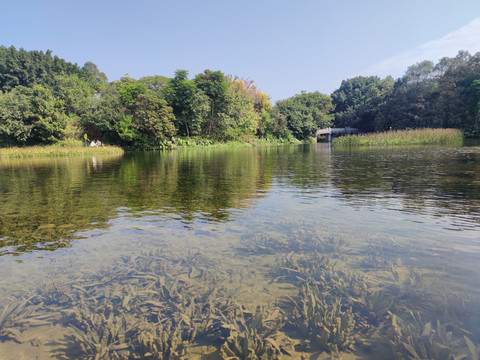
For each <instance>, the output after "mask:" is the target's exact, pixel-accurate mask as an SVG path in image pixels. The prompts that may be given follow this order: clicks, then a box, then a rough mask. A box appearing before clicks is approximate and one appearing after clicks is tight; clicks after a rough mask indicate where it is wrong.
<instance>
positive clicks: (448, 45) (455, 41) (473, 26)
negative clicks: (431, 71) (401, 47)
mask: <svg viewBox="0 0 480 360" xmlns="http://www.w3.org/2000/svg"><path fill="white" fill-rule="evenodd" d="M460 50H467V51H468V52H470V54H475V53H476V52H478V51H480V17H479V18H476V19H475V20H473V21H472V22H470V23H468V24H467V25H465V26H463V27H461V28H460V29H458V30H455V31H452V32H451V33H449V34H447V35H445V36H443V37H441V38H440V39H437V40H433V41H429V42H427V43H425V44H422V45H420V46H417V47H415V48H413V49H409V50H406V51H403V52H401V53H399V54H398V55H395V56H393V57H391V58H389V59H386V60H383V61H380V62H378V63H376V64H374V65H373V66H371V67H369V68H368V69H366V70H365V71H363V72H362V74H361V75H378V76H380V77H385V76H388V75H392V76H393V77H394V78H397V77H400V76H402V75H403V74H404V73H405V71H406V70H407V68H408V67H409V66H410V65H414V64H416V63H418V62H420V61H423V60H431V61H434V62H437V61H438V60H440V59H441V58H443V57H454V56H456V55H457V53H458V51H460Z"/></svg>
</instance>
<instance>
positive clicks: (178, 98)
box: [162, 70, 200, 136]
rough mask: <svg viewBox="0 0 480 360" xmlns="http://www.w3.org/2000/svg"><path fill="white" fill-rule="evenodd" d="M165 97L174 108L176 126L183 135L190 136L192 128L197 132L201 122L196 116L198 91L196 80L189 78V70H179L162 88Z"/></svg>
mask: <svg viewBox="0 0 480 360" xmlns="http://www.w3.org/2000/svg"><path fill="white" fill-rule="evenodd" d="M162 93H163V95H164V96H165V99H166V100H167V101H168V103H169V104H170V106H172V108H173V112H174V114H175V118H176V120H177V122H176V126H177V129H178V130H179V133H180V134H181V135H186V136H190V129H191V128H193V129H194V133H197V131H198V129H199V128H200V124H198V123H196V121H195V120H197V119H198V118H196V117H195V116H194V100H195V95H196V93H197V86H196V85H195V81H193V80H188V71H187V70H177V71H176V72H175V77H174V78H173V79H170V80H169V81H168V83H167V84H166V85H165V87H164V88H163V90H162Z"/></svg>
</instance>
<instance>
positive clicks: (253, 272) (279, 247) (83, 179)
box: [0, 144, 480, 359]
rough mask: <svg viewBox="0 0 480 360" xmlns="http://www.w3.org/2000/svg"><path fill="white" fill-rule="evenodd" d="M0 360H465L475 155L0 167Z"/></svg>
mask: <svg viewBox="0 0 480 360" xmlns="http://www.w3.org/2000/svg"><path fill="white" fill-rule="evenodd" d="M0 272H1V274H2V276H1V277H0V359H34V358H35V359H51V358H56V359H86V358H92V359H162V358H164V359H227V358H230V359H234V358H238V359H247V358H248V359H257V358H258V359H277V358H280V357H281V358H282V359H300V358H302V359H330V358H331V359H338V358H344V359H386V358H391V359H417V358H422V359H453V358H454V357H453V356H455V357H456V358H457V359H478V356H479V352H480V147H475V146H471V147H459V148H454V147H452V148H439V147H415V148H397V149H356V150H336V149H331V148H330V147H329V145H328V144H310V145H288V146H287V145H286V146H272V147H248V148H233V149H222V148H217V149H212V148H200V149H182V150H175V151H170V152H149V153H126V154H124V155H110V156H101V157H93V158H92V157H88V158H85V157H70V158H55V159H19V160H18V159H0Z"/></svg>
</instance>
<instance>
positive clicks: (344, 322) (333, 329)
mask: <svg viewBox="0 0 480 360" xmlns="http://www.w3.org/2000/svg"><path fill="white" fill-rule="evenodd" d="M292 302H293V309H292V311H291V314H289V315H290V316H289V322H290V324H291V325H292V326H293V327H294V328H295V329H297V330H298V331H300V332H301V333H302V334H303V335H304V336H305V337H306V338H307V339H308V340H309V344H308V345H309V346H310V347H312V348H314V349H320V350H323V351H330V352H332V353H338V352H339V351H349V350H355V338H354V330H356V329H355V319H354V314H353V312H352V308H351V307H350V308H345V307H344V306H343V305H342V303H341V300H340V299H334V298H333V297H327V296H324V295H322V294H321V291H320V289H319V288H318V287H317V286H314V285H313V286H312V285H309V284H305V285H303V286H302V287H301V289H300V291H299V295H298V296H297V299H296V300H294V299H292Z"/></svg>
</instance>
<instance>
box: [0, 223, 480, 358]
mask: <svg viewBox="0 0 480 360" xmlns="http://www.w3.org/2000/svg"><path fill="white" fill-rule="evenodd" d="M241 243H242V244H244V246H237V247H234V248H232V249H230V250H227V253H228V254H229V255H231V257H229V256H227V258H229V259H228V260H226V261H229V262H230V261H231V259H230V258H238V257H243V256H245V254H249V256H255V257H257V258H264V257H265V256H272V257H275V258H276V260H274V261H272V262H271V263H269V265H268V273H269V274H270V276H269V277H268V279H264V280H268V281H269V282H270V283H278V284H285V285H292V286H291V289H292V291H291V293H290V295H288V296H278V298H276V299H275V301H274V302H264V301H263V300H262V299H260V298H262V297H265V293H263V294H262V295H263V296H259V299H258V300H257V301H261V302H262V304H259V303H257V304H250V306H248V305H247V304H245V303H242V301H241V298H240V297H239V296H236V295H234V294H232V291H231V290H232V289H231V287H235V286H236V285H235V284H234V283H236V281H232V277H231V276H232V272H233V269H227V270H225V269H224V265H225V263H223V262H222V261H218V259H215V258H213V257H211V256H210V254H209V253H208V252H201V251H199V252H195V251H194V252H185V251H183V250H180V251H179V252H173V253H172V252H171V251H166V250H156V251H154V252H147V253H139V254H134V255H132V256H127V257H125V258H121V259H118V260H117V262H116V263H115V265H114V266H113V267H106V268H103V269H102V270H101V271H99V272H97V273H95V274H93V275H92V276H90V277H85V278H83V279H81V280H76V281H74V282H73V283H67V284H64V285H61V284H57V285H55V284H52V286H51V287H50V288H46V289H39V290H37V291H36V292H35V293H34V294H29V296H28V297H24V298H18V299H15V298H12V300H11V302H10V303H8V302H7V303H6V304H5V305H4V306H3V307H0V345H1V343H2V342H16V343H18V344H23V343H27V344H28V343H29V341H30V340H29V339H28V337H27V334H28V330H29V328H32V327H40V326H48V323H52V324H54V323H56V324H61V325H62V326H63V330H64V338H63V340H61V345H62V346H63V348H62V349H61V350H59V351H61V353H62V355H63V356H64V357H63V358H71V359H77V358H78V359H171V360H180V359H204V360H206V359H210V360H226V359H229V360H233V359H235V360H240V359H251V360H254V359H257V360H276V359H280V358H282V359H286V360H288V359H300V358H302V359H305V358H310V359H338V358H343V357H345V358H347V357H348V358H354V357H355V358H358V357H360V358H361V357H366V358H371V357H372V353H375V354H377V355H378V356H377V357H378V358H388V359H412V360H413V359H444V360H451V359H468V360H470V359H472V360H473V359H478V352H479V348H480V347H479V345H478V335H477V334H478V331H477V329H478V328H477V325H476V324H469V323H468V322H467V321H466V319H464V318H462V317H463V316H464V315H463V316H462V315H461V314H460V313H459V314H456V312H455V311H452V304H453V303H456V304H458V303H464V304H462V306H461V308H462V309H476V307H475V308H474V307H473V306H472V304H468V303H467V299H463V298H462V297H461V295H460V294H458V295H456V294H451V295H449V296H451V297H452V296H453V298H452V299H448V298H445V296H436V295H435V294H434V293H431V292H428V291H427V288H426V287H425V286H424V284H423V283H422V281H421V279H422V278H423V277H426V276H423V275H425V274H426V273H425V272H424V271H423V270H422V269H414V270H411V271H410V272H406V273H405V274H403V272H405V271H403V270H404V267H403V265H402V264H401V263H399V262H398V261H392V260H393V259H391V258H390V255H389V254H388V253H387V254H386V253H385V252H384V251H383V249H382V248H380V249H378V251H376V252H375V254H376V255H375V258H374V259H378V261H377V263H378V264H377V266H374V267H370V268H368V269H367V271H365V272H359V271H358V270H359V269H358V267H356V265H355V264H356V262H358V263H359V264H363V263H364V262H365V261H369V260H371V259H370V258H366V256H365V254H364V253H363V252H362V251H360V252H359V253H358V254H357V257H356V260H354V261H353V263H350V262H348V261H347V260H346V258H345V257H343V256H340V254H338V253H345V249H344V247H343V245H344V244H343V241H341V239H340V240H339V239H336V238H331V237H329V236H321V235H318V234H316V233H315V232H313V231H308V230H307V231H305V230H303V229H299V230H298V231H294V232H292V233H291V234H288V235H287V236H285V237H281V236H280V237H278V238H277V237H276V236H275V237H270V236H268V235H266V234H260V235H256V234H255V233H253V232H252V234H251V236H248V235H247V236H245V237H244V238H243V239H242V241H241ZM372 246H374V244H370V245H369V247H372ZM382 246H383V245H382ZM272 249H273V250H275V251H272ZM354 258H355V257H354ZM249 267H250V268H251V266H249ZM414 273H415V274H416V273H418V274H419V276H418V280H415V279H414V278H413V275H414ZM402 274H403V275H402ZM412 274H413V275H412ZM229 275H230V277H229ZM258 275H259V274H258V273H255V272H253V274H252V277H251V278H250V279H254V281H256V282H261V281H262V279H261V278H260V277H257V276H258ZM420 275H422V276H420ZM427 277H428V276H427ZM414 280H415V281H414ZM245 281H247V282H248V281H249V279H245V280H244V282H245ZM245 283H246V282H245ZM415 296H416V297H421V299H420V300H422V299H423V300H422V301H412V299H413V297H415ZM457 296H458V298H457ZM473 304H475V301H474V302H473ZM475 312H476V311H472V313H475ZM458 315H460V316H458ZM474 322H475V323H477V322H476V321H474ZM39 341H40V340H38V341H37V343H38V342H39ZM43 345H46V344H45V343H41V344H39V346H43ZM207 354H208V355H207Z"/></svg>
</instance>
